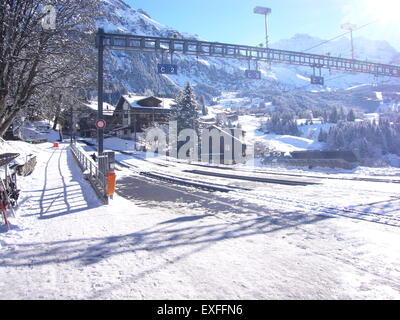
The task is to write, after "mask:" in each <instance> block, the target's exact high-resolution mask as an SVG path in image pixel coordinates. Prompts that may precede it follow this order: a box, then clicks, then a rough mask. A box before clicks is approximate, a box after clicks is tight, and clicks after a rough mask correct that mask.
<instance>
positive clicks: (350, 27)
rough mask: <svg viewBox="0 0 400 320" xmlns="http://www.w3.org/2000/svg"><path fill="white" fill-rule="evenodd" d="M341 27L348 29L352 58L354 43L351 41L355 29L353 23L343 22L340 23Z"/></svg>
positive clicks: (352, 56)
mask: <svg viewBox="0 0 400 320" xmlns="http://www.w3.org/2000/svg"><path fill="white" fill-rule="evenodd" d="M341 27H342V29H343V30H347V31H350V42H351V59H353V60H354V43H353V31H354V30H356V29H357V26H356V25H355V24H351V23H345V24H342V26H341Z"/></svg>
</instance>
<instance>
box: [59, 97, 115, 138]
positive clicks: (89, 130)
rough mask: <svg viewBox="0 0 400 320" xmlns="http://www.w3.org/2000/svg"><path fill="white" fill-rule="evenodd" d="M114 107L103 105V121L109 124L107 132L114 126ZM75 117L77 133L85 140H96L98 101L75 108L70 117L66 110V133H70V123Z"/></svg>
mask: <svg viewBox="0 0 400 320" xmlns="http://www.w3.org/2000/svg"><path fill="white" fill-rule="evenodd" d="M114 109H115V108H114V107H113V106H112V105H110V104H108V103H104V104H103V115H104V116H103V118H104V119H103V120H105V121H106V122H107V128H106V131H107V130H108V129H110V128H112V126H113V120H114V119H113V113H114ZM72 117H73V122H74V123H75V124H76V125H77V128H76V129H77V133H78V134H79V136H81V137H84V138H95V137H96V136H97V128H96V121H97V118H98V105H97V101H90V102H88V103H83V104H81V105H79V106H76V107H74V112H73V114H72V115H71V117H69V111H68V110H66V112H65V118H66V123H65V124H64V125H63V128H64V130H65V132H70V131H71V129H70V123H71V120H72Z"/></svg>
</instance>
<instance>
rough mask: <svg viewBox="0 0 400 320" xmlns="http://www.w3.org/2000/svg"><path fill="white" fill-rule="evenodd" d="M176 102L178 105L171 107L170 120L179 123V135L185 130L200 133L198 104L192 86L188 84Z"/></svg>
mask: <svg viewBox="0 0 400 320" xmlns="http://www.w3.org/2000/svg"><path fill="white" fill-rule="evenodd" d="M175 100H176V104H175V105H173V106H172V107H171V117H170V120H172V121H177V123H178V133H179V132H181V131H182V130H184V129H194V130H196V132H198V131H199V130H198V118H199V115H198V112H197V109H198V102H197V101H196V96H195V93H194V89H193V87H192V85H191V84H190V83H188V84H187V85H186V87H185V89H183V90H182V91H181V92H180V93H179V94H178V97H177V98H176V99H175Z"/></svg>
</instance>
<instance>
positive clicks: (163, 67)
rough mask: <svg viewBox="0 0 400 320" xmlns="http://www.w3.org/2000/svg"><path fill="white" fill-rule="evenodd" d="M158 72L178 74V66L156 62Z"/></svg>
mask: <svg viewBox="0 0 400 320" xmlns="http://www.w3.org/2000/svg"><path fill="white" fill-rule="evenodd" d="M158 73H159V74H178V66H177V65H176V64H165V63H162V64H158Z"/></svg>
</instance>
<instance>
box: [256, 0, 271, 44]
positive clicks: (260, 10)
mask: <svg viewBox="0 0 400 320" xmlns="http://www.w3.org/2000/svg"><path fill="white" fill-rule="evenodd" d="M271 12H272V10H271V9H270V8H265V7H255V8H254V13H256V14H262V15H264V16H265V45H266V48H267V49H268V20H267V19H268V15H269V14H270V13H271Z"/></svg>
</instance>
